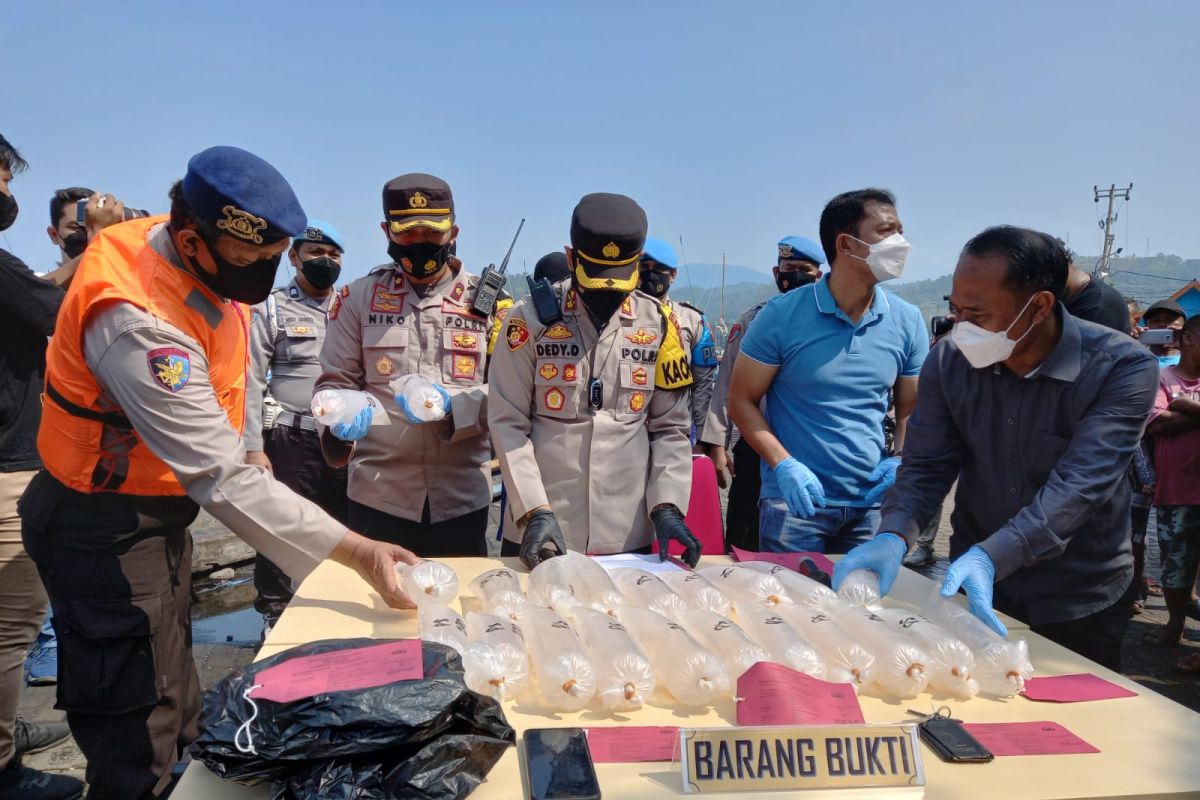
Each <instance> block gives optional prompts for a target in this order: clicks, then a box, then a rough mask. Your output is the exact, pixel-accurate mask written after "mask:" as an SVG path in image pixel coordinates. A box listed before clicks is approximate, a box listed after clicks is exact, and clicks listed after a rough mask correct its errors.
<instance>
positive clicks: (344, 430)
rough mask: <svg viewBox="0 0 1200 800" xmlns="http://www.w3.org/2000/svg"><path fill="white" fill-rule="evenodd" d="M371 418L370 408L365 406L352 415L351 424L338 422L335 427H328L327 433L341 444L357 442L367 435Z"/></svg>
mask: <svg viewBox="0 0 1200 800" xmlns="http://www.w3.org/2000/svg"><path fill="white" fill-rule="evenodd" d="M371 417H372V412H371V407H370V406H367V407H366V408H364V409H363V410H361V411H359V412H358V413H357V414H355V415H354V421H353V422H339V423H338V424H337V425H330V426H329V432H330V433H332V434H333V435H334V437H336V438H338V439H341V440H342V441H343V442H357V441H358V440H359V439H361V438H363V437H364V436H366V435H367V429H368V428H370V427H371Z"/></svg>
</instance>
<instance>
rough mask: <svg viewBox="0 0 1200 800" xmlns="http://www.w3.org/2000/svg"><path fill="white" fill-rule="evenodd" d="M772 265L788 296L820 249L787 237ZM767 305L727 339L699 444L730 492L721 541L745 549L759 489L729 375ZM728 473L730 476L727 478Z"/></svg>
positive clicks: (751, 546) (814, 267)
mask: <svg viewBox="0 0 1200 800" xmlns="http://www.w3.org/2000/svg"><path fill="white" fill-rule="evenodd" d="M776 251H777V255H776V261H775V266H774V267H772V268H771V274H772V275H773V276H774V277H775V285H776V286H777V287H778V288H779V292H780V294H783V293H785V292H790V291H791V290H793V289H795V288H796V287H798V286H807V285H808V284H810V283H813V282H814V281H816V280H817V279H818V278H820V277H821V264H823V263H825V256H824V254H823V253H822V252H821V245H819V244H817V243H816V242H814V241H813V240H811V239H806V238H805V237H803V236H785V237H783V238H782V239H780V240H779V243H778V244H777V245H776ZM765 305H766V301H763V302H761V303H759V304H758V305H756V306H754V307H753V308H750V309H748V310H747V311H746V312H745V313H744V314H742V315H741V316H740V317H738V319H737V322H735V323H734V324H733V327H732V328H730V329H729V336H727V337H726V339H725V352H724V353H722V354H721V366H720V369H719V370H718V371H717V382H716V385H715V386H714V388H713V394H712V399H711V400H710V401H709V405H708V417H707V420H706V422H705V425H704V430H703V431H702V432H701V435H700V442H701V443H702V444H703V445H704V449H705V452H706V453H707V454H708V457H709V458H711V459H712V460H713V464H715V465H716V467H717V482H718V483H720V484H721V487H722V488H725V487H728V488H729V499H728V503H727V504H726V507H725V541H726V542H727V543H728V544H730V545H732V546H734V547H741V548H743V549H745V550H758V492H759V489H760V488H762V479H761V478H760V477H759V474H758V469H759V458H758V453H756V452H754V448H752V447H751V446H750V445H749V444H748V443H747V442H746V441H745V440H744V439H742V437H741V435H740V434H739V433H738V430H737V427H736V426H735V425H733V424H732V423H730V421H729V409H728V406H727V402H728V399H729V382H730V379H731V378H732V377H733V365H734V362H735V361H737V357H738V353H739V352H741V347H742V335H743V334H744V333H745V332H746V329H747V328H749V327H750V323H751V322H753V321H754V318H755V317H757V316H758V312H759V311H762V307H763V306H765ZM726 473H728V476H727V475H726Z"/></svg>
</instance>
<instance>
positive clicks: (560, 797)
mask: <svg viewBox="0 0 1200 800" xmlns="http://www.w3.org/2000/svg"><path fill="white" fill-rule="evenodd" d="M525 771H526V773H527V774H528V775H529V797H530V800H600V784H599V783H598V782H597V780H596V768H595V767H594V766H593V765H592V753H591V751H590V750H588V746H587V734H585V733H584V732H583V728H531V729H530V730H527V731H525Z"/></svg>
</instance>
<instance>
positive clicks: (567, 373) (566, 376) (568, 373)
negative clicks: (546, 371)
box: [563, 364, 579, 382]
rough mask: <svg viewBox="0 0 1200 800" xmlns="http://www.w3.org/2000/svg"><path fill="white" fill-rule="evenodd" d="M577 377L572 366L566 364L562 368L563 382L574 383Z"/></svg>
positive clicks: (577, 374) (576, 372)
mask: <svg viewBox="0 0 1200 800" xmlns="http://www.w3.org/2000/svg"><path fill="white" fill-rule="evenodd" d="M578 376H579V371H578V370H577V369H576V368H575V365H574V364H567V365H565V366H564V367H563V380H564V381H572V382H573V381H574V380H575V379H576V378H577V377H578Z"/></svg>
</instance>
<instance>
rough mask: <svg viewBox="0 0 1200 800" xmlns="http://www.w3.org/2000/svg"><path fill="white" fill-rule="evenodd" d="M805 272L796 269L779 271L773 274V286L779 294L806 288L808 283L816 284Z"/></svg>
mask: <svg viewBox="0 0 1200 800" xmlns="http://www.w3.org/2000/svg"><path fill="white" fill-rule="evenodd" d="M816 282H817V281H816V279H814V278H813V277H812V276H811V275H809V274H808V273H807V272H801V271H800V270H798V269H789V270H782V269H781V270H779V271H778V272H777V273H776V274H775V285H776V286H778V287H779V291H780V292H790V291H791V290H792V289H795V288H797V287H798V286H808V285H809V284H810V283H816Z"/></svg>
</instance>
